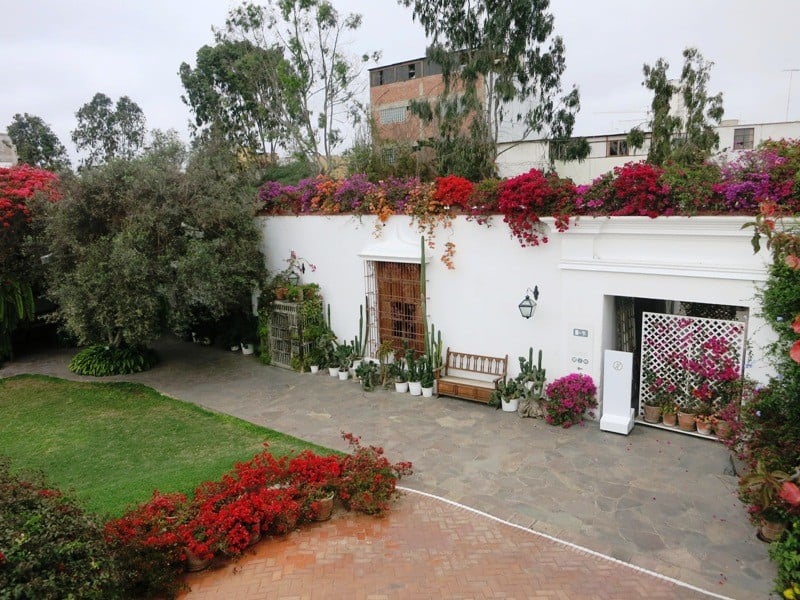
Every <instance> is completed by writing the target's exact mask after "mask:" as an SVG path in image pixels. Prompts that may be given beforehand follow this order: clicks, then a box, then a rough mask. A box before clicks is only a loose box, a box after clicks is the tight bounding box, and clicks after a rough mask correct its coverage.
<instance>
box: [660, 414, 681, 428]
mask: <svg viewBox="0 0 800 600" xmlns="http://www.w3.org/2000/svg"><path fill="white" fill-rule="evenodd" d="M661 418H662V419H663V420H664V425H667V426H668V427H675V426H676V425H677V424H678V417H677V416H676V414H675V413H664V414H662V415H661Z"/></svg>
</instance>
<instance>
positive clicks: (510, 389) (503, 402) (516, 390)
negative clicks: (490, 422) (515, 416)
mask: <svg viewBox="0 0 800 600" xmlns="http://www.w3.org/2000/svg"><path fill="white" fill-rule="evenodd" d="M526 392H527V389H526V388H525V385H524V384H521V383H520V382H519V381H518V379H509V380H507V381H505V380H501V381H499V382H498V383H497V389H496V390H495V391H493V392H492V395H491V397H490V400H489V404H490V406H494V407H495V408H502V409H503V410H504V411H505V412H516V411H517V409H518V408H519V400H520V398H521V397H523V396H524V395H525V394H526Z"/></svg>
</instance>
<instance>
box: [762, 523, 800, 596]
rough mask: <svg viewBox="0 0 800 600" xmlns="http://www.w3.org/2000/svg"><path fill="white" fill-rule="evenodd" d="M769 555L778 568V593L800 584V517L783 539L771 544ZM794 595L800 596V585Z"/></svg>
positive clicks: (776, 579)
mask: <svg viewBox="0 0 800 600" xmlns="http://www.w3.org/2000/svg"><path fill="white" fill-rule="evenodd" d="M769 557H770V558H771V559H772V562H774V563H775V566H776V567H777V569H778V575H777V577H776V578H775V591H776V592H778V594H783V592H784V590H787V589H791V588H792V586H793V585H798V584H800V518H795V519H794V521H793V522H792V524H791V525H790V526H789V529H788V531H787V533H786V535H784V537H783V538H782V539H781V540H779V541H777V542H774V543H773V544H772V545H770V548H769ZM785 597H786V598H788V597H789V596H785ZM794 597H795V598H800V586H799V587H798V593H797V594H796V595H795V596H794Z"/></svg>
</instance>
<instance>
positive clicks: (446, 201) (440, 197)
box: [433, 175, 475, 207]
mask: <svg viewBox="0 0 800 600" xmlns="http://www.w3.org/2000/svg"><path fill="white" fill-rule="evenodd" d="M474 187H475V186H474V185H473V183H472V182H471V181H469V180H467V179H464V178H463V177H457V176H455V175H448V176H447V177H437V178H436V191H435V192H434V195H433V198H434V200H436V201H437V202H439V203H440V204H441V205H442V206H454V205H455V206H461V207H464V206H467V204H468V203H469V199H470V196H472V190H473V188H474Z"/></svg>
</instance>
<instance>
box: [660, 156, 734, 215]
mask: <svg viewBox="0 0 800 600" xmlns="http://www.w3.org/2000/svg"><path fill="white" fill-rule="evenodd" d="M719 180H720V170H719V167H718V166H717V165H716V164H714V163H711V162H707V161H703V162H695V163H689V164H681V163H679V162H675V161H672V160H670V161H667V162H666V164H664V172H663V173H662V174H661V181H662V182H663V183H664V184H666V185H667V186H669V190H670V196H671V197H672V203H673V204H674V205H676V206H677V207H678V209H679V211H680V213H681V214H684V215H694V214H708V213H712V214H718V213H723V212H725V210H726V208H725V205H724V203H723V202H722V201H721V199H719V198H718V197H717V196H716V194H715V193H714V184H716V183H719Z"/></svg>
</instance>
